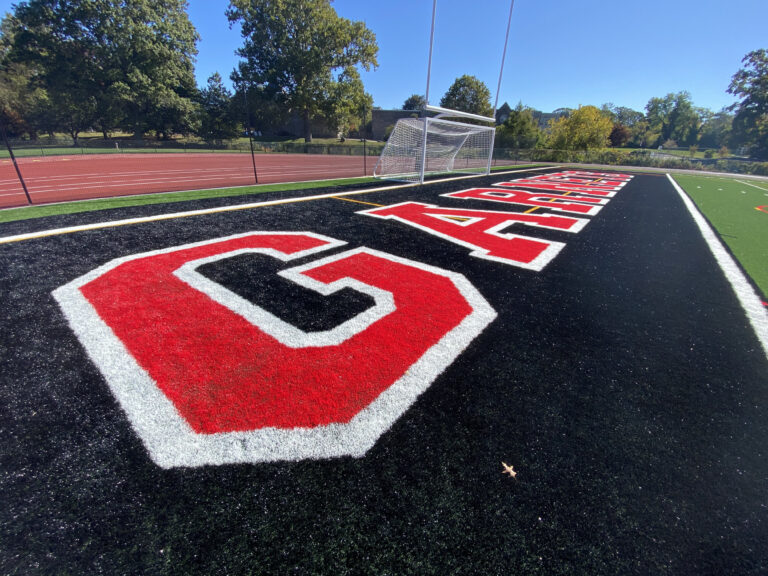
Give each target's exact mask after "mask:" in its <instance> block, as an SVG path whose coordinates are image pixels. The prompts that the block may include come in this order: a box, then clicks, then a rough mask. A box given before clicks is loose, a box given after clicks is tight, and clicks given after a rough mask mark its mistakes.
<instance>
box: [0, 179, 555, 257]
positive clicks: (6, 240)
mask: <svg viewBox="0 0 768 576" xmlns="http://www.w3.org/2000/svg"><path fill="white" fill-rule="evenodd" d="M550 168H557V166H542V167H539V168H526V169H523V170H509V171H503V172H497V173H496V174H497V175H499V176H503V175H505V174H517V173H518V172H533V171H535V170H548V169H550ZM482 176H486V174H482ZM468 178H478V176H476V175H472V176H461V177H458V178H443V179H441V180H430V181H428V182H426V183H425V184H440V183H442V182H450V181H453V180H466V179H468ZM416 186H420V184H418V183H416V184H398V185H395V186H380V187H378V188H368V189H365V190H353V191H351V192H332V193H329V194H317V195H315V196H296V197H294V198H284V199H282V200H266V201H264V202H251V203H248V204H231V205H229V206H219V207H217V208H203V209H201V210H188V211H186V212H171V213H168V214H157V215H155V216H143V217H141V218H126V219H124V220H112V221H107V222H93V223H92V224H82V225H80V226H69V227H67V228H53V229H50V230H40V231H38V232H29V233H27V234H17V235H15V236H5V237H2V238H0V244H10V243H12V242H23V241H24V240H34V239H36V238H45V237H47V236H59V235H62V234H72V233H73V232H86V231H89V230H100V229H102V228H115V227H117V226H130V225H132V224H144V223H146V222H159V221H161V220H175V219H177V218H189V217H190V216H204V215H207V214H219V213H222V212H234V211H236V210H251V209H253V208H262V207H265V206H278V205H280V204H295V203H298V202H309V201H311V200H324V199H326V198H333V197H334V196H336V197H338V196H353V195H355V194H370V193H371V192H384V191H388V190H401V189H405V188H414V187H416Z"/></svg>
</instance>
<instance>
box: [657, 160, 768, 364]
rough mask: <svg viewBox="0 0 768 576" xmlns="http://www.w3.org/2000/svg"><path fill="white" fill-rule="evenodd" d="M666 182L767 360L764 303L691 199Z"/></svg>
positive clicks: (767, 312) (767, 325)
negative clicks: (732, 295) (727, 287)
mask: <svg viewBox="0 0 768 576" xmlns="http://www.w3.org/2000/svg"><path fill="white" fill-rule="evenodd" d="M667 178H669V181H670V182H671V183H672V186H674V188H675V190H677V193H678V194H679V195H680V198H682V200H683V204H685V207H686V208H687V209H688V212H690V214H691V217H692V218H693V221H694V222H696V225H697V226H698V227H699V231H700V232H701V235H702V236H703V237H704V240H705V241H706V242H707V245H708V246H709V249H710V250H711V252H712V255H713V256H714V257H715V260H717V263H718V264H719V265H720V269H721V270H722V271H723V274H725V277H726V278H727V279H728V282H729V283H730V284H731V287H732V288H733V291H734V292H735V293H736V297H737V298H738V299H739V303H740V304H741V307H742V308H743V309H744V311H745V312H746V313H747V318H748V319H749V323H750V324H752V328H753V329H754V330H755V334H756V335H757V339H758V340H760V344H762V346H763V352H765V355H766V357H768V309H766V307H765V306H763V303H762V301H761V300H760V298H759V297H758V295H757V293H756V292H755V290H754V288H752V285H751V284H750V283H749V281H748V280H747V278H746V277H745V276H744V273H743V272H742V271H741V269H740V268H739V266H738V264H736V262H734V260H733V258H732V257H731V255H730V254H729V253H728V251H727V250H726V249H725V247H724V246H723V245H722V243H721V242H720V240H719V239H718V238H717V234H715V232H714V231H713V230H712V228H711V227H710V226H709V224H708V223H707V221H706V219H705V218H704V216H702V214H701V212H699V209H698V208H696V205H695V204H694V203H693V200H691V199H690V197H689V196H688V194H686V193H685V191H684V190H683V189H682V188H681V187H680V186H679V185H678V183H677V182H675V179H674V178H672V176H671V175H670V174H667Z"/></svg>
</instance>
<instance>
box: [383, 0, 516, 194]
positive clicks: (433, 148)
mask: <svg viewBox="0 0 768 576" xmlns="http://www.w3.org/2000/svg"><path fill="white" fill-rule="evenodd" d="M514 5H515V0H510V5H509V19H508V20H507V34H506V36H505V39H504V51H503V52H502V56H501V68H500V70H499V84H498V86H497V88H496V103H495V104H494V106H493V114H492V115H491V116H490V117H489V116H481V115H479V114H471V113H469V112H461V111H458V110H449V109H447V108H442V107H440V106H430V105H429V86H430V76H431V73H432V48H433V45H434V41H435V14H436V12H437V0H433V1H432V29H431V31H430V36H429V60H428V61H427V91H426V94H425V97H424V99H425V101H426V106H425V107H424V111H423V116H422V118H401V119H400V120H398V121H397V123H396V124H395V127H394V129H393V130H392V133H391V134H390V136H389V139H388V140H387V143H386V145H385V146H384V149H383V150H382V152H381V156H380V157H379V161H378V162H377V163H376V168H375V169H374V171H373V175H374V176H375V177H377V178H385V179H387V180H403V181H406V182H420V183H423V182H424V178H425V177H426V176H430V175H434V174H446V175H450V174H490V173H491V163H492V162H493V140H494V137H495V135H496V107H497V105H498V103H499V92H500V91H501V78H502V75H503V73H504V60H505V58H506V55H507V43H508V41H509V29H510V25H511V23H512V9H513V7H514ZM429 113H434V114H437V115H436V116H429ZM449 118H450V120H449Z"/></svg>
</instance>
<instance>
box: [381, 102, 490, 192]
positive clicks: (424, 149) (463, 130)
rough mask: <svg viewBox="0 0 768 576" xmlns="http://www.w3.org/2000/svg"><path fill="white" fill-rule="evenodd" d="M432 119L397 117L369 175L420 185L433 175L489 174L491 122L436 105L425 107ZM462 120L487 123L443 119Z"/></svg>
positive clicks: (481, 117) (427, 117)
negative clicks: (488, 124) (434, 113)
mask: <svg viewBox="0 0 768 576" xmlns="http://www.w3.org/2000/svg"><path fill="white" fill-rule="evenodd" d="M425 112H436V113H438V115H437V116H435V117H429V116H426V115H425V116H424V117H423V118H401V119H400V120H398V121H397V123H396V124H395V128H394V129H393V130H392V133H391V134H390V136H389V139H388V140H387V143H386V145H385V146H384V150H382V152H381V156H380V157H379V161H378V162H377V164H376V168H375V170H374V172H373V175H374V176H376V177H377V178H384V179H387V180H401V181H405V182H420V183H423V182H424V178H425V177H426V176H429V175H434V174H490V171H491V162H492V160H493V140H494V136H495V134H496V129H495V119H494V118H491V117H487V116H479V115H477V114H470V113H467V112H460V111H458V110H448V109H446V108H441V107H439V106H426V107H425ZM453 117H457V118H466V119H469V120H474V121H479V122H486V123H490V124H491V125H490V126H486V125H482V124H468V123H464V122H457V121H454V120H447V118H453Z"/></svg>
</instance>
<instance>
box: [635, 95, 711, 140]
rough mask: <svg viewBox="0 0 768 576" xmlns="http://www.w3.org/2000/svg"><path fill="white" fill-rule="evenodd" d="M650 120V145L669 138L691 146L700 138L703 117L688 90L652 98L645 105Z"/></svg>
mask: <svg viewBox="0 0 768 576" xmlns="http://www.w3.org/2000/svg"><path fill="white" fill-rule="evenodd" d="M645 109H646V112H647V116H646V118H647V121H648V134H649V136H648V140H649V141H648V145H650V146H656V145H658V144H660V143H663V142H666V141H668V140H674V141H675V142H677V143H678V144H680V145H686V146H690V145H691V144H695V143H696V142H697V141H698V138H699V131H700V129H701V118H700V117H699V114H698V113H697V111H696V109H695V108H694V107H693V104H692V103H691V95H690V94H689V93H688V92H678V93H677V94H672V93H670V94H667V95H666V96H664V98H651V99H650V100H649V101H648V104H647V105H646V107H645Z"/></svg>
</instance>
